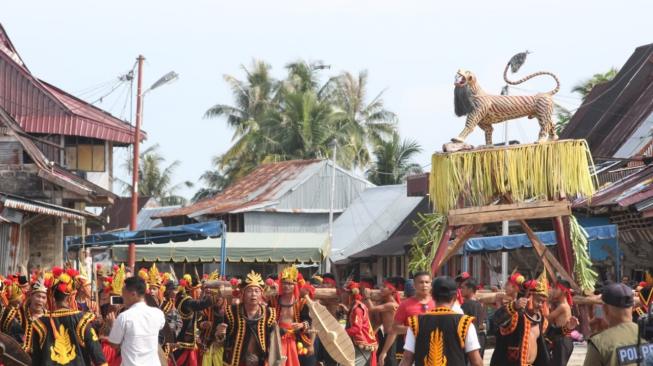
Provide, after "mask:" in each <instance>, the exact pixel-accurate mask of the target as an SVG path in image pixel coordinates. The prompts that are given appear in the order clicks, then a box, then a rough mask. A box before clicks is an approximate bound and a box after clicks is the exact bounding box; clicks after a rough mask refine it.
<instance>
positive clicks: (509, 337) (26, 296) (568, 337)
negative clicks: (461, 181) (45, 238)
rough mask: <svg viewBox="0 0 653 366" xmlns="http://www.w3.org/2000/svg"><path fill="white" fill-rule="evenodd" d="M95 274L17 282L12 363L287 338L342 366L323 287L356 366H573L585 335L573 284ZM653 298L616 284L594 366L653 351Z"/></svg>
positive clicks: (186, 360) (10, 324) (210, 350)
mask: <svg viewBox="0 0 653 366" xmlns="http://www.w3.org/2000/svg"><path fill="white" fill-rule="evenodd" d="M94 277H96V278H94V281H95V282H96V283H97V284H98V286H97V290H96V291H93V290H92V281H91V280H90V279H89V278H88V276H86V275H84V274H80V273H79V272H78V271H76V270H75V269H72V268H59V267H55V268H53V269H52V270H51V271H47V272H43V273H38V272H35V273H33V274H32V275H31V276H21V275H18V274H17V275H11V276H8V277H7V278H4V279H3V280H2V291H1V296H0V300H1V306H2V307H1V310H0V331H1V332H2V333H3V334H1V335H0V336H2V339H0V341H2V342H3V344H4V345H5V348H6V353H7V354H8V355H11V354H17V353H18V352H17V351H18V348H20V350H22V352H24V353H25V354H28V355H29V356H30V357H31V360H32V364H33V365H71V366H75V365H96V366H97V365H110V366H118V365H159V364H163V365H165V364H167V365H170V366H173V365H178V366H183V365H190V366H195V365H201V366H218V365H227V366H264V365H267V362H268V356H269V354H268V353H269V352H270V350H271V349H272V347H273V346H272V345H271V344H270V342H271V336H272V334H273V333H274V334H277V333H276V332H277V331H278V332H279V333H278V334H279V336H280V342H279V343H280V344H281V349H280V353H281V354H282V355H283V356H284V357H285V359H286V361H285V364H284V366H296V365H302V366H304V365H306V366H317V365H323V366H336V365H337V363H336V361H334V358H332V357H331V353H330V351H329V347H330V346H331V345H329V344H325V343H322V342H321V340H320V339H319V337H317V331H316V330H315V327H314V326H313V323H312V319H311V317H310V316H309V309H308V306H307V305H308V304H309V302H310V301H313V299H315V293H316V289H318V288H331V289H333V291H332V292H333V293H334V296H333V297H332V298H329V299H324V298H323V299H321V300H320V301H322V302H323V303H324V305H325V306H326V307H327V309H328V310H329V312H330V313H331V314H332V315H333V316H334V317H335V318H336V319H338V320H341V321H342V324H343V326H344V329H345V331H346V334H347V336H349V337H350V338H351V341H352V343H353V344H354V348H355V365H356V366H368V365H369V366H377V365H378V366H397V365H400V366H410V365H413V364H414V365H417V366H422V365H424V366H426V365H475V366H477V365H482V364H483V354H484V351H485V345H486V340H487V338H488V336H493V337H494V339H495V347H494V351H493V353H492V357H491V365H497V366H511V365H519V366H526V365H554V366H558V365H566V364H567V362H568V360H569V358H570V356H571V354H572V352H573V348H574V343H573V340H572V331H573V330H574V329H575V328H576V327H577V326H578V320H577V319H576V318H575V317H574V316H573V315H572V307H573V300H572V290H571V286H570V284H569V283H568V282H567V281H565V280H563V279H556V280H555V281H554V282H553V283H549V281H548V280H547V279H546V277H545V276H540V277H539V278H537V279H532V280H527V279H526V278H525V277H524V276H523V275H521V274H519V273H514V274H512V275H511V276H510V277H509V279H508V281H507V283H506V284H505V286H504V289H503V291H502V292H496V293H493V294H492V295H491V296H492V297H491V298H490V300H489V301H488V297H487V296H485V297H484V301H483V303H481V302H480V301H479V299H478V298H477V296H478V294H477V289H478V287H479V286H478V283H477V282H476V281H475V279H474V278H472V277H471V276H469V274H467V273H462V274H460V275H459V276H457V277H456V278H451V277H446V276H443V277H437V278H435V279H432V277H431V275H430V274H429V273H426V272H420V273H415V274H413V276H412V278H411V279H410V280H405V279H402V278H388V279H387V280H385V281H384V282H383V283H382V284H379V285H377V284H375V283H374V282H375V281H374V280H372V279H365V278H363V279H361V280H360V281H353V280H347V281H346V282H345V283H343V284H341V285H338V284H337V283H336V280H335V278H334V276H332V275H330V274H323V275H314V276H312V277H311V278H309V279H304V278H303V276H302V275H301V273H299V271H298V270H297V268H296V267H294V266H289V267H286V268H285V269H284V270H283V271H281V273H279V274H273V275H269V276H267V277H266V278H264V277H262V276H261V275H260V274H258V273H255V272H250V273H249V274H247V275H246V276H243V277H238V278H231V279H230V280H228V281H227V280H226V279H224V278H223V279H221V278H220V277H219V276H218V274H217V273H215V272H214V273H212V274H208V275H204V276H203V277H202V278H197V276H191V275H188V274H184V275H183V276H182V277H181V278H180V279H177V277H176V276H175V275H174V273H160V272H159V271H158V269H157V267H156V265H152V266H151V267H149V268H141V269H140V270H138V271H137V272H136V273H135V274H134V275H132V274H131V273H130V272H128V271H126V270H125V267H124V265H121V266H114V267H113V268H111V269H103V268H98V269H97V271H96V274H95V275H94ZM651 282H652V284H653V281H651ZM209 284H211V285H210V286H209ZM651 288H653V286H648V285H647V284H646V283H643V284H640V288H638V291H637V294H638V295H637V296H638V297H639V299H640V301H639V302H638V303H639V305H638V306H637V307H636V308H633V306H634V305H635V304H634V301H633V299H634V298H635V296H634V293H633V290H632V289H630V288H629V287H628V286H626V285H624V284H622V283H611V284H607V285H605V286H603V288H602V289H601V290H600V291H599V292H600V293H601V298H602V301H603V306H602V307H601V311H596V312H595V313H596V314H600V316H597V317H596V318H595V319H593V321H592V326H593V332H594V333H596V334H595V335H594V336H593V337H591V338H590V339H589V341H588V351H587V359H586V361H585V365H616V364H626V363H623V362H622V361H623V360H621V359H619V356H618V354H617V349H619V348H620V347H627V346H631V345H633V344H635V343H637V342H638V341H641V340H638V335H637V324H636V323H634V322H633V314H635V317H637V316H639V315H642V314H644V313H646V312H648V304H650V300H651V294H652V293H653V291H652V290H651ZM375 290H378V291H375ZM488 303H490V307H492V308H493V309H495V311H493V312H492V314H491V316H490V317H488V316H487V314H488ZM14 341H15V342H14ZM12 347H14V348H12ZM12 352H13V353H12Z"/></svg>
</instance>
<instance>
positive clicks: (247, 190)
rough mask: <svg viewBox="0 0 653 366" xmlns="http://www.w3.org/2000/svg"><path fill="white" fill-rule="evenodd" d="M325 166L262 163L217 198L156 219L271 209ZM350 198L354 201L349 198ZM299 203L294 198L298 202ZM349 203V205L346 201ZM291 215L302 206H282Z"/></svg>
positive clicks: (317, 162)
mask: <svg viewBox="0 0 653 366" xmlns="http://www.w3.org/2000/svg"><path fill="white" fill-rule="evenodd" d="M325 166H330V162H329V161H328V160H289V161H282V162H278V163H268V164H261V165H260V166H259V167H257V168H256V169H254V170H253V171H252V172H251V173H249V174H248V175H247V176H245V177H243V178H242V179H240V180H238V181H237V182H235V183H234V184H232V185H230V186H229V187H227V188H226V189H225V190H224V191H222V192H221V193H219V194H218V195H216V196H214V197H212V198H208V199H206V200H203V201H200V202H197V203H195V204H193V205H190V206H187V207H183V208H180V209H178V210H173V211H170V212H166V213H164V214H162V215H159V217H173V216H190V217H197V216H202V215H215V214H221V213H237V212H248V211H266V210H274V209H275V208H276V206H277V205H278V204H279V202H280V200H281V199H282V197H284V196H285V195H287V194H289V193H290V192H293V191H294V190H295V189H297V187H299V186H301V185H302V184H304V183H305V182H306V181H308V180H309V179H311V177H313V176H314V175H316V174H317V173H318V172H319V171H320V170H321V169H323V168H324V167H325ZM337 170H338V173H339V174H344V175H346V176H348V177H349V178H350V179H354V180H357V181H360V182H363V184H364V185H365V186H372V184H371V183H369V182H367V181H366V180H364V179H362V178H357V177H354V176H353V175H351V174H350V173H347V172H346V171H344V170H342V169H340V168H338V169H337ZM320 194H321V195H328V194H329V191H328V190H324V189H323V190H315V191H313V192H311V196H312V197H313V198H315V196H316V195H320ZM351 199H353V198H351ZM299 201H301V200H300V199H297V202H299ZM347 203H348V202H347ZM282 209H290V210H291V211H292V212H301V210H298V209H301V207H292V208H290V207H282Z"/></svg>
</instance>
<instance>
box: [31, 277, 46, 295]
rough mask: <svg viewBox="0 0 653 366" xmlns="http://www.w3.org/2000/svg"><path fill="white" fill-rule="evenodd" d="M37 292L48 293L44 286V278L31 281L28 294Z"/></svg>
mask: <svg viewBox="0 0 653 366" xmlns="http://www.w3.org/2000/svg"><path fill="white" fill-rule="evenodd" d="M37 292H42V293H44V294H47V293H48V287H47V286H45V283H44V280H43V279H42V278H39V279H37V280H35V281H34V282H32V286H31V287H30V294H34V293H37Z"/></svg>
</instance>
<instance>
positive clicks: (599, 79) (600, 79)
mask: <svg viewBox="0 0 653 366" xmlns="http://www.w3.org/2000/svg"><path fill="white" fill-rule="evenodd" d="M618 72H619V69H617V68H615V67H611V68H610V70H608V71H606V72H604V73H598V74H594V75H592V77H591V78H589V79H587V80H585V81H583V82H581V83H578V84H576V85H575V86H574V87H573V88H572V89H571V91H572V92H574V93H579V94H580V95H581V96H582V98H583V101H585V99H586V98H587V96H588V95H589V94H590V92H591V91H592V89H593V88H594V87H595V86H597V85H599V84H603V83H607V82H608V81H610V80H612V79H614V77H615V76H617V73H618Z"/></svg>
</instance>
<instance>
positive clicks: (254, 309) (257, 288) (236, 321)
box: [217, 271, 277, 366]
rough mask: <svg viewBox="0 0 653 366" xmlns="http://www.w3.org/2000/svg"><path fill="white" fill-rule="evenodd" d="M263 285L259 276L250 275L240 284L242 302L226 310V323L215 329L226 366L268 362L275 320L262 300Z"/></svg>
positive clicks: (259, 364)
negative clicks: (222, 345) (222, 346)
mask: <svg viewBox="0 0 653 366" xmlns="http://www.w3.org/2000/svg"><path fill="white" fill-rule="evenodd" d="M263 286H264V283H263V279H262V278H261V275H260V274H258V273H255V272H254V271H252V272H250V273H249V274H248V275H247V277H246V278H245V279H244V280H243V281H242V282H241V291H242V302H241V303H240V304H235V305H231V306H228V307H227V308H226V311H225V323H223V324H220V326H218V329H217V341H218V342H221V343H223V344H224V362H225V365H226V366H263V365H264V364H265V363H266V361H267V357H268V350H269V346H270V335H271V333H272V331H273V329H274V326H275V324H276V321H277V317H276V314H275V311H274V309H273V308H270V307H268V306H267V304H265V303H264V302H263V301H262V295H263Z"/></svg>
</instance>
